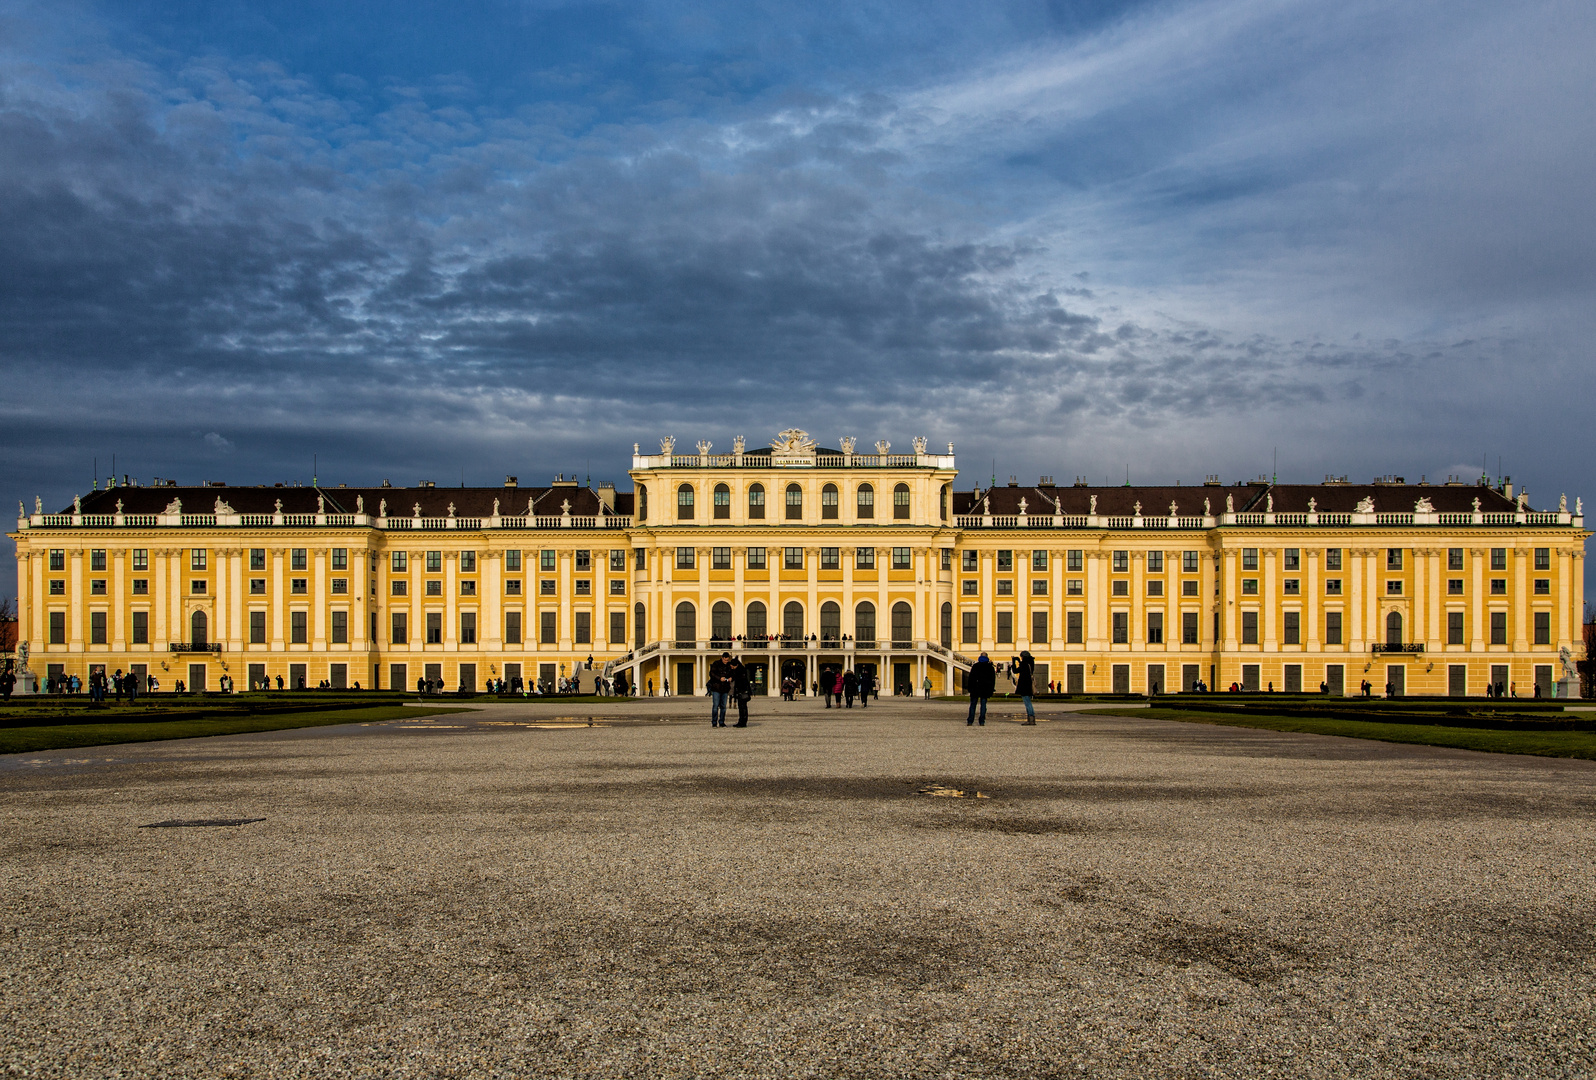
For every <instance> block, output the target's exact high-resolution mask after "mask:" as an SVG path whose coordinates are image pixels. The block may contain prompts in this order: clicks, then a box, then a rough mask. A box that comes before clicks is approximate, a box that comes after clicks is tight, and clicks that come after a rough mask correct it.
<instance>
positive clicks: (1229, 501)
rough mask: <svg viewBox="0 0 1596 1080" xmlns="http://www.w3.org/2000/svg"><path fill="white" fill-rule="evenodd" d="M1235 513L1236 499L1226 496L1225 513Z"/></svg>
mask: <svg viewBox="0 0 1596 1080" xmlns="http://www.w3.org/2000/svg"><path fill="white" fill-rule="evenodd" d="M1235 512H1236V497H1235V496H1234V495H1226V496H1225V513H1227V514H1234V513H1235Z"/></svg>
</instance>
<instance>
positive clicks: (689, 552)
mask: <svg viewBox="0 0 1596 1080" xmlns="http://www.w3.org/2000/svg"><path fill="white" fill-rule="evenodd" d="M693 558H694V552H693V549H692V548H690V547H679V548H677V549H676V569H678V570H691V569H693V567H694V565H695V563H694V562H693Z"/></svg>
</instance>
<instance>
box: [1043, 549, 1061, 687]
mask: <svg viewBox="0 0 1596 1080" xmlns="http://www.w3.org/2000/svg"><path fill="white" fill-rule="evenodd" d="M1047 557H1048V559H1049V560H1051V561H1050V562H1049V563H1048V570H1049V571H1050V572H1049V574H1048V583H1047V587H1048V590H1049V592H1050V593H1051V594H1052V595H1051V597H1050V600H1049V603H1048V609H1049V611H1050V612H1051V615H1050V617H1049V623H1050V625H1049V626H1048V633H1049V634H1051V635H1053V638H1052V640H1051V641H1049V642H1048V643H1047V644H1048V648H1049V649H1051V650H1053V651H1054V652H1057V651H1058V650H1059V649H1062V648H1063V647H1064V552H1063V551H1050V552H1048V556H1047ZM1058 681H1060V682H1062V681H1063V673H1062V672H1060V673H1059V676H1058Z"/></svg>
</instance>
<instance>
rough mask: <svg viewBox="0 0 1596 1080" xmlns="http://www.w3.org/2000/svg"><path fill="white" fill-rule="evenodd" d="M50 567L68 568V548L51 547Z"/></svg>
mask: <svg viewBox="0 0 1596 1080" xmlns="http://www.w3.org/2000/svg"><path fill="white" fill-rule="evenodd" d="M50 569H51V570H65V569H66V548H51V549H50ZM135 569H139V570H142V569H144V567H142V566H140V567H136V568H135Z"/></svg>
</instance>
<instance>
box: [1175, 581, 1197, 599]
mask: <svg viewBox="0 0 1596 1080" xmlns="http://www.w3.org/2000/svg"><path fill="white" fill-rule="evenodd" d="M1201 586H1202V583H1201V582H1199V581H1182V582H1181V583H1180V595H1182V596H1196V595H1198V589H1199V588H1201Z"/></svg>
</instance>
